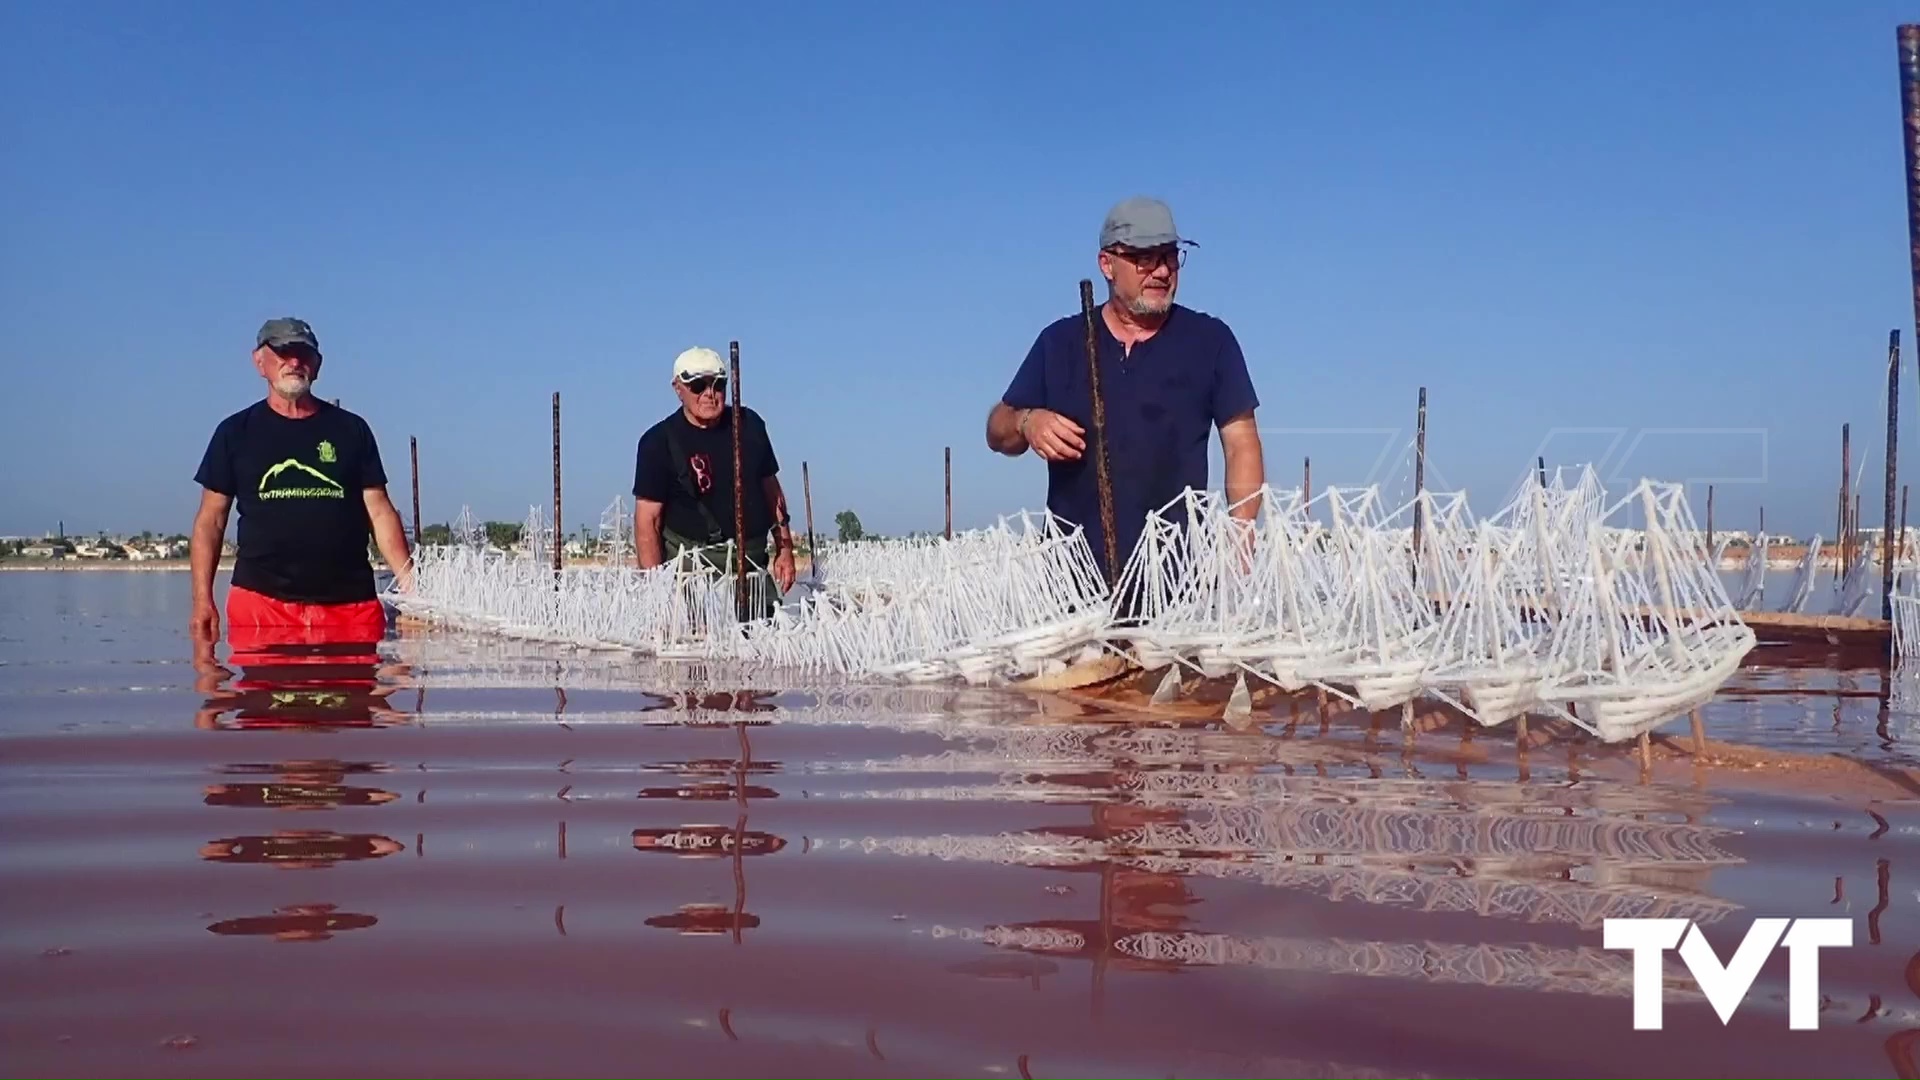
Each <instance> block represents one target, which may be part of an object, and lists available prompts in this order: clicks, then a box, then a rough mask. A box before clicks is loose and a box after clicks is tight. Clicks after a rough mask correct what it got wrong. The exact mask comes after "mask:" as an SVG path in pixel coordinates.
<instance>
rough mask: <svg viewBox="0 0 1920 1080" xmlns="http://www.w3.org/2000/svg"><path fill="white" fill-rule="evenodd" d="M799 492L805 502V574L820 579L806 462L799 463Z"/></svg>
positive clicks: (816, 579) (810, 484)
mask: <svg viewBox="0 0 1920 1080" xmlns="http://www.w3.org/2000/svg"><path fill="white" fill-rule="evenodd" d="M800 493H801V496H802V497H803V498H804V499H805V500H806V503H807V574H808V575H809V576H811V577H812V578H813V579H814V580H815V581H818V580H820V548H819V545H817V544H815V543H814V541H813V477H812V476H811V475H809V474H808V472H807V463H806V462H804V461H803V462H801V463H800Z"/></svg>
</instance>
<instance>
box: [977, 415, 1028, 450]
mask: <svg viewBox="0 0 1920 1080" xmlns="http://www.w3.org/2000/svg"><path fill="white" fill-rule="evenodd" d="M1021 411H1022V410H1020V409H1016V408H1014V407H1013V406H1011V405H1009V404H1007V403H1006V402H1004V401H996V402H994V403H993V411H991V412H989V413H988V414H987V448H988V449H990V450H992V451H994V452H995V453H998V454H1005V455H1007V456H1008V457H1019V456H1020V455H1022V454H1024V453H1026V452H1027V437H1026V436H1025V435H1023V434H1021V432H1020V413H1021Z"/></svg>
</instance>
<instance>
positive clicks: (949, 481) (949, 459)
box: [946, 446, 953, 540]
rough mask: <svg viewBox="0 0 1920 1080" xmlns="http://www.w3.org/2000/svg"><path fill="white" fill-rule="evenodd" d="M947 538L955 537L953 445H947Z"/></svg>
mask: <svg viewBox="0 0 1920 1080" xmlns="http://www.w3.org/2000/svg"><path fill="white" fill-rule="evenodd" d="M946 457H947V539H949V540H951V539H953V447H951V446H949V447H947V453H946Z"/></svg>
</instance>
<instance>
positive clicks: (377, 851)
mask: <svg viewBox="0 0 1920 1080" xmlns="http://www.w3.org/2000/svg"><path fill="white" fill-rule="evenodd" d="M405 850H406V845H405V844H402V843H400V842H399V841H397V840H393V839H390V838H388V837H385V836H376V835H373V834H370V833H356V834H352V835H342V834H340V833H336V832H323V831H319V830H313V829H281V830H279V831H276V832H275V833H274V834H273V835H272V836H234V837H228V838H226V839H223V840H210V841H208V842H207V843H206V844H203V845H202V846H201V848H200V857H201V858H203V859H207V860H210V861H213V862H230V863H271V864H273V865H274V866H278V867H281V868H283V869H287V870H321V869H325V868H327V867H330V866H333V865H334V864H336V863H342V862H357V861H359V860H361V859H379V858H384V857H386V856H388V855H392V854H394V853H395V852H399V851H405Z"/></svg>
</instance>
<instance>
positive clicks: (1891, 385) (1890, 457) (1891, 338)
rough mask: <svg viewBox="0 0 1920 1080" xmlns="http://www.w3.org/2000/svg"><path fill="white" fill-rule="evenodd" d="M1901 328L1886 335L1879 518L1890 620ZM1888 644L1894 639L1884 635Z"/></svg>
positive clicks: (1883, 603)
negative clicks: (1884, 440) (1882, 493)
mask: <svg viewBox="0 0 1920 1080" xmlns="http://www.w3.org/2000/svg"><path fill="white" fill-rule="evenodd" d="M1899 448H1900V331H1898V330H1895V331H1893V332H1892V333H1889V334H1888V335H1887V490H1886V516H1885V517H1884V518H1882V519H1881V523H1882V526H1883V527H1882V529H1881V533H1882V535H1881V537H1880V617H1881V618H1883V619H1885V620H1887V622H1888V623H1889V624H1891V623H1892V622H1893V488H1894V485H1896V484H1898V483H1899V482H1900V476H1899V474H1900V449H1899ZM1887 641H1888V644H1889V646H1891V644H1892V641H1893V638H1892V637H1888V638H1887Z"/></svg>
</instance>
